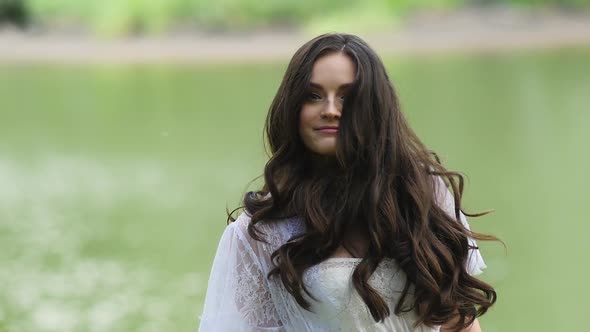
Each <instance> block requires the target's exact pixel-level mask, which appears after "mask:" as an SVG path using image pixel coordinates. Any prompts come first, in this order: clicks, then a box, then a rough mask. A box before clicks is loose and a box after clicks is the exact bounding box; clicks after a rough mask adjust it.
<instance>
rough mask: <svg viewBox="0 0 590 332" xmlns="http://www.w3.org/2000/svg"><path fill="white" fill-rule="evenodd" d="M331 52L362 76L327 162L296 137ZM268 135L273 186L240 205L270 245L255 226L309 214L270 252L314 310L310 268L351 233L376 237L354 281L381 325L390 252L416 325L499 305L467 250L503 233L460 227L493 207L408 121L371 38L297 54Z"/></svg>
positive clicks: (463, 320) (327, 38) (334, 39)
mask: <svg viewBox="0 0 590 332" xmlns="http://www.w3.org/2000/svg"><path fill="white" fill-rule="evenodd" d="M334 52H341V53H343V54H345V55H347V56H349V57H350V59H351V60H352V61H353V62H354V63H355V65H356V70H357V74H356V78H355V80H354V83H353V86H352V88H351V89H350V90H349V91H348V93H347V95H346V96H345V98H344V104H343V109H342V115H341V118H340V122H339V126H340V129H339V132H338V138H337V146H336V155H335V157H333V158H332V159H326V160H324V161H325V162H320V163H318V156H314V155H313V153H312V152H311V151H310V150H308V149H307V148H306V147H305V145H304V143H303V141H302V140H301V137H300V136H299V131H298V126H299V116H300V111H301V108H302V105H303V103H304V102H305V100H306V97H307V95H308V94H309V93H310V84H309V82H310V78H311V73H312V68H313V65H314V62H315V60H317V59H318V58H320V57H322V56H324V55H326V54H330V53H334ZM265 134H266V139H267V143H268V148H269V149H270V159H269V160H268V162H267V164H266V166H265V168H264V180H265V184H264V186H263V187H262V189H261V190H258V191H251V192H248V193H246V195H245V196H244V200H243V206H242V207H241V208H244V207H245V208H246V210H247V212H248V214H249V215H250V216H251V223H250V225H249V228H248V232H249V234H250V236H251V237H252V238H254V239H256V240H258V241H264V236H263V234H262V232H261V231H260V230H259V229H257V227H256V225H257V224H258V223H263V222H267V221H270V220H275V221H276V220H279V222H280V220H281V219H283V218H287V217H292V216H297V217H299V218H301V220H303V221H304V223H305V226H306V231H305V232H304V233H303V234H301V235H297V236H295V237H293V238H291V239H290V240H289V241H287V242H286V243H285V244H283V245H282V246H281V247H280V248H279V249H278V250H276V251H275V252H274V253H273V254H272V260H273V263H274V265H275V266H274V268H273V269H272V270H271V271H270V273H269V276H268V277H269V278H271V277H273V276H278V277H280V279H281V281H282V283H283V284H284V286H285V288H286V289H287V290H288V291H289V293H291V295H292V296H293V297H294V298H295V300H296V301H297V303H299V305H301V306H302V307H303V308H305V309H307V310H310V303H309V301H308V300H306V298H305V297H304V296H303V295H304V294H303V293H304V292H305V293H307V294H308V295H310V296H311V297H312V298H313V294H310V293H309V291H308V290H307V289H306V287H305V285H304V284H303V281H302V275H303V272H304V271H305V270H306V269H307V268H309V267H310V266H313V265H315V264H318V263H319V262H321V261H323V260H325V259H327V258H329V257H330V256H331V255H332V254H333V253H334V252H335V250H336V249H337V248H339V246H344V247H345V248H346V246H347V245H349V244H348V243H346V242H347V241H348V240H347V239H348V237H347V235H349V233H350V232H355V233H357V234H362V235H363V237H364V238H365V239H366V241H367V242H368V248H367V251H366V253H365V255H364V257H362V260H361V261H360V263H359V264H358V265H357V266H356V268H355V270H354V272H353V275H352V281H353V284H354V287H355V288H356V290H357V291H358V293H359V294H360V296H361V297H362V299H363V300H364V302H365V304H366V305H367V307H368V308H369V310H370V312H371V314H372V316H373V318H374V319H375V321H382V320H383V319H385V318H386V317H387V316H388V315H390V314H391V312H390V309H389V307H388V305H387V304H386V302H385V300H384V299H383V297H382V296H381V295H380V294H379V293H378V292H377V290H375V289H374V288H373V287H371V285H370V284H369V282H368V280H369V278H370V277H371V275H372V273H373V272H374V271H375V270H376V268H377V266H378V265H379V263H380V262H381V261H382V260H383V259H385V258H393V259H395V260H396V262H397V264H398V265H399V266H400V268H401V269H402V270H403V271H404V272H405V274H406V276H407V279H406V280H407V282H406V284H405V287H404V289H403V292H402V294H401V297H400V299H399V301H398V303H397V304H396V306H395V309H394V313H395V314H397V315H399V314H402V313H405V312H410V311H414V312H415V314H416V316H417V322H416V326H418V325H420V324H424V325H427V326H433V325H442V324H443V323H448V322H450V321H453V322H456V324H454V325H453V329H456V330H457V331H459V330H461V329H462V328H465V327H467V326H469V325H470V324H471V323H472V322H473V321H474V319H475V318H476V317H478V316H481V315H483V314H484V313H485V312H486V311H487V310H488V309H489V308H490V306H492V305H493V304H494V302H495V301H496V292H495V290H494V288H492V287H491V286H490V285H488V284H487V283H485V282H483V281H481V280H478V279H476V278H474V277H472V276H471V275H470V274H469V273H468V272H467V270H466V262H467V259H468V254H469V250H470V249H477V248H473V247H471V246H470V245H469V242H468V237H473V238H475V239H477V240H497V239H496V238H495V237H493V236H489V235H484V234H479V233H474V232H470V231H469V230H467V229H466V228H465V227H464V226H463V225H462V224H461V223H460V222H459V219H460V212H462V213H464V214H465V215H466V216H470V217H477V216H481V215H484V214H487V213H489V212H490V211H486V212H483V213H479V214H469V213H466V212H464V211H463V210H462V208H461V197H462V193H463V176H462V175H461V174H460V173H458V172H454V171H450V170H447V169H445V167H443V166H442V164H441V162H440V159H439V158H438V156H437V154H436V153H435V152H433V151H431V150H429V149H427V148H426V146H425V145H424V144H423V143H422V142H421V141H420V139H419V138H418V137H417V136H416V134H415V133H414V131H413V130H412V129H411V128H410V126H409V124H408V121H407V120H406V119H405V117H404V115H403V114H402V112H401V110H400V102H399V100H398V97H397V95H396V92H395V89H394V86H393V85H392V83H391V81H390V79H389V77H388V75H387V73H386V69H385V67H384V65H383V63H382V62H381V60H380V59H379V57H378V56H377V55H376V54H375V52H374V51H373V50H372V49H371V48H370V47H369V46H368V45H367V44H366V43H365V42H364V41H363V40H362V39H360V38H359V37H357V36H354V35H349V34H324V35H321V36H318V37H316V38H314V39H312V40H311V41H309V42H307V43H306V44H304V45H303V46H302V47H301V48H300V49H299V50H297V52H296V53H295V55H294V56H293V58H292V59H291V61H290V63H289V65H288V68H287V71H286V73H285V75H284V78H283V80H282V82H281V85H280V87H279V89H278V91H277V94H276V96H275V97H274V100H273V101H272V104H271V106H270V110H269V113H268V116H267V119H266V126H265ZM437 177H439V179H444V180H443V182H439V183H443V184H444V186H445V187H449V188H450V189H449V190H452V196H453V198H454V202H455V203H454V204H455V206H454V212H455V215H454V216H449V214H447V213H446V212H445V211H444V210H443V209H442V208H441V207H440V206H439V205H438V204H437V203H436V193H435V191H436V187H437V186H436V183H437V181H436V180H433V179H436V178H437ZM443 189H445V190H446V188H443ZM238 209H239V208H238ZM236 210H237V209H236ZM236 210H234V211H236ZM232 212H233V211H232ZM231 215H232V213H229V216H228V222H231V221H233V220H234V218H233V217H232V216H231ZM412 286H413V287H412ZM412 288H413V290H412Z"/></svg>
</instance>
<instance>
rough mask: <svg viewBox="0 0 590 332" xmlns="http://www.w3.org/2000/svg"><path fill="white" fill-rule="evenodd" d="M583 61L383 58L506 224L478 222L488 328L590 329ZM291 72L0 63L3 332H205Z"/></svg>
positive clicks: (278, 67) (572, 53)
mask: <svg viewBox="0 0 590 332" xmlns="http://www.w3.org/2000/svg"><path fill="white" fill-rule="evenodd" d="M589 59H590V50H588V49H572V50H558V51H550V52H532V51H529V52H523V53H516V54H509V55H508V54H506V55H469V56H467V55H465V56H462V55H452V56H444V57H416V58H412V59H409V58H394V59H386V63H387V67H388V70H389V73H390V76H391V78H392V80H393V81H394V84H395V85H396V87H397V89H398V93H399V95H400V98H401V100H402V104H403V109H404V112H405V113H406V115H407V117H408V118H409V119H410V121H411V124H412V126H413V127H414V129H415V130H416V132H417V133H418V135H419V136H420V137H421V138H422V139H423V140H424V142H425V143H426V144H427V145H428V146H429V147H430V148H432V149H434V150H435V151H437V152H438V153H439V155H440V156H441V157H442V159H443V162H444V163H445V164H446V165H447V166H448V167H449V168H451V169H454V170H459V171H461V172H463V173H464V174H466V175H467V182H466V189H465V193H464V197H465V198H464V199H465V201H464V204H465V207H466V209H467V211H471V212H474V211H475V212H476V211H482V210H487V209H494V210H495V212H494V213H492V214H490V215H487V216H484V217H480V218H471V219H470V223H471V226H472V228H473V229H475V230H477V231H481V232H487V233H492V234H494V235H496V236H498V237H500V238H501V239H502V240H504V241H505V242H506V244H507V248H508V250H507V252H505V251H504V248H503V247H502V246H501V245H500V244H498V243H480V247H481V250H482V254H483V256H484V259H485V260H486V263H487V265H488V269H487V270H486V272H485V273H484V274H483V275H482V276H481V277H482V278H483V279H485V280H486V281H488V282H490V283H491V284H492V285H494V286H495V287H496V289H497V291H498V295H499V299H498V302H497V304H496V305H495V306H494V307H493V308H492V309H491V310H490V312H489V313H488V314H487V315H485V316H484V317H483V318H481V323H482V326H483V330H484V331H486V332H499V331H502V332H504V331H535V332H540V331H583V330H584V327H585V326H586V325H587V323H586V317H585V315H586V314H587V313H588V307H587V305H586V304H585V303H586V302H585V300H586V299H587V298H589V297H590V291H588V290H587V288H586V286H585V284H586V282H585V281H584V280H587V276H588V273H590V267H589V266H590V265H588V263H587V262H588V259H587V257H586V255H587V253H589V252H590V241H587V237H588V235H590V220H589V217H588V212H587V210H586V209H587V208H588V206H590V193H589V190H588V188H589V187H590V180H589V177H588V175H587V173H588V171H589V170H590V148H589V145H590V107H589V104H590V61H589ZM285 67H286V64H285V63H278V64H267V65H239V66H238V65H224V66H218V65H215V66H213V65H211V66H205V65H195V66H188V65H183V66H180V65H141V66H123V65H87V66H82V65H71V66H49V65H35V66H24V65H19V66H15V65H9V64H2V65H0V115H1V121H0V133H1V134H0V135H1V136H0V137H1V139H0V266H1V269H0V285H2V292H0V331H2V332H5V331H10V332H25V331H36V332H37V331H39V332H41V331H194V330H195V329H196V327H197V324H198V323H197V322H198V318H197V316H198V314H199V313H200V311H201V309H202V304H203V299H204V295H205V289H206V283H207V278H208V273H209V268H210V264H211V261H212V258H213V255H214V253H215V249H216V245H217V241H218V240H219V237H220V235H221V232H222V231H223V228H224V227H225V210H226V208H228V209H233V208H234V207H236V206H237V205H238V204H239V202H240V199H241V197H242V194H243V193H244V192H245V191H246V190H247V189H250V190H253V189H254V188H256V185H257V184H259V183H260V182H254V184H251V185H248V182H249V181H250V180H253V179H254V178H255V177H256V176H258V175H259V174H260V173H261V171H262V167H263V165H264V163H265V158H266V156H265V153H264V150H263V147H262V126H263V122H264V119H265V116H266V112H267V110H268V106H269V104H270V102H271V100H272V97H273V95H274V93H275V92H276V89H277V87H278V84H279V83H280V80H281V76H282V74H283V71H284V70H285ZM578 303H579V304H578Z"/></svg>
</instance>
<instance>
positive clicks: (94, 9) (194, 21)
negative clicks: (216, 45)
mask: <svg viewBox="0 0 590 332" xmlns="http://www.w3.org/2000/svg"><path fill="white" fill-rule="evenodd" d="M482 5H483V6H486V5H503V6H526V7H533V8H543V7H559V8H564V9H574V10H577V9H588V8H590V0H371V1H364V0H363V1H361V0H342V1H340V0H338V1H337V0H328V1H314V0H269V1H259V0H219V1H211V0H84V1H79V0H52V1H47V0H0V22H10V23H14V24H16V25H18V26H21V27H22V26H25V25H27V24H28V25H30V26H36V27H41V28H49V29H58V30H60V29H61V30H80V29H82V30H83V31H88V32H91V33H93V34H97V35H100V36H117V35H129V34H161V33H165V32H168V31H171V30H186V29H194V28H198V29H199V30H205V31H241V30H242V29H259V28H269V27H281V28H293V27H296V28H303V29H307V30H313V31H317V30H321V29H322V28H323V27H325V26H330V27H338V24H342V25H344V24H345V25H346V26H348V27H350V25H351V24H352V25H353V26H354V28H359V29H364V30H373V29H381V28H384V27H389V26H391V25H392V24H395V22H396V20H398V19H399V18H400V17H402V16H404V15H406V14H408V13H411V12H415V11H419V10H428V9H438V10H445V9H453V8H460V7H466V6H482ZM335 23H336V25H335Z"/></svg>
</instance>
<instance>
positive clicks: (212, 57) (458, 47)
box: [0, 9, 590, 64]
mask: <svg viewBox="0 0 590 332" xmlns="http://www.w3.org/2000/svg"><path fill="white" fill-rule="evenodd" d="M359 35H360V36H362V37H363V38H365V39H366V40H367V41H368V42H369V43H370V44H371V45H372V46H373V47H374V48H375V49H376V50H377V52H378V53H379V54H381V55H414V54H415V55H420V54H433V53H443V54H444V53H455V52H461V53H472V52H505V51H513V50H519V49H539V48H542V49H547V48H550V49H554V48H564V47H578V46H580V47H584V46H589V47H590V14H588V13H583V14H580V13H556V12H545V13H543V12H540V13H539V12H537V13H524V12H515V11H513V10H503V9H498V10H463V11H458V12H452V13H446V14H445V13H427V14H422V15H415V16H414V17H412V18H411V19H409V20H407V21H405V22H404V23H403V24H402V25H400V26H399V27H398V28H397V29H395V30H391V31H382V32H379V33H365V34H359ZM311 37H312V36H310V35H306V34H304V33H301V32H284V31H283V32H273V31H264V32H256V33H242V34H237V33H235V34H202V33H198V32H194V33H190V34H173V35H171V36H167V37H166V38H163V37H160V38H156V37H137V38H127V39H116V40H104V39H103V40H101V39H96V38H91V37H88V36H84V35H75V34H74V35H72V34H69V35H66V34H57V33H30V32H29V33H27V32H21V31H11V30H0V62H3V63H64V64H68V63H72V64H75V63H200V62H204V63H211V62H220V63H225V62H229V63H236V62H238V63H240V62H266V61H284V60H287V59H288V58H289V57H290V56H291V55H292V54H293V52H294V51H295V50H296V49H297V48H298V47H299V46H300V45H301V44H302V43H303V42H305V41H307V40H309V39H310V38H311Z"/></svg>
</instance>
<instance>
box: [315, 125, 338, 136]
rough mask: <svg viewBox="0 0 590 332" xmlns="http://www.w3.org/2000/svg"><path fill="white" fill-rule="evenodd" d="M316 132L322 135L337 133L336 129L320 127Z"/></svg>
mask: <svg viewBox="0 0 590 332" xmlns="http://www.w3.org/2000/svg"><path fill="white" fill-rule="evenodd" d="M316 131H318V132H320V133H322V134H336V133H338V127H320V128H318V129H316Z"/></svg>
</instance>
